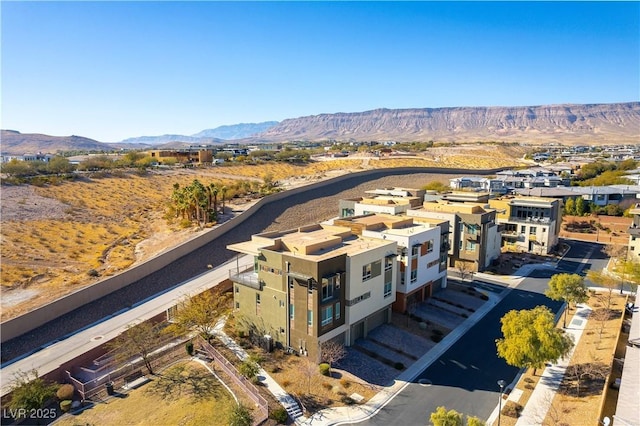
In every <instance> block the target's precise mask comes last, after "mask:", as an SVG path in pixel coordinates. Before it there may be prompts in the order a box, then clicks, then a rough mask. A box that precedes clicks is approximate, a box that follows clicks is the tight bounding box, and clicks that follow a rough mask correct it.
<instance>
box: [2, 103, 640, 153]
mask: <svg viewBox="0 0 640 426" xmlns="http://www.w3.org/2000/svg"><path fill="white" fill-rule="evenodd" d="M256 132H260V133H256ZM1 137H2V140H1V142H2V145H1V149H2V153H5V154H13V155H20V154H24V153H28V152H31V153H35V152H43V153H56V152H58V151H71V150H85V151H103V150H104V151H112V150H113V149H120V148H124V149H153V148H158V149H171V148H177V147H184V146H188V145H191V144H198V145H201V144H219V143H224V142H225V141H227V140H232V141H233V142H237V143H245V144H256V143H262V142H286V141H295V140H306V141H317V140H339V141H347V142H348V141H387V140H395V141H398V142H410V141H429V140H434V141H437V142H477V141H507V142H525V143H549V142H557V143H562V144H584V145H587V144H593V143H596V144H603V143H624V144H627V143H629V144H638V143H640V102H625V103H611V104H562V105H539V106H522V107H447V108H413V109H375V110H371V111H364V112H354V113H335V114H320V115H313V116H306V117H299V118H290V119H286V120H284V121H281V122H277V121H267V122H263V123H241V124H236V125H231V126H220V127H217V128H215V129H207V130H203V131H201V132H199V133H196V134H195V135H191V136H185V135H162V136H141V137H137V138H129V139H125V140H124V141H122V142H120V143H103V142H98V141H96V140H93V139H89V138H84V137H81V136H65V137H60V136H48V135H42V134H29V133H20V132H17V131H15V130H2V134H1ZM226 138H232V139H226Z"/></svg>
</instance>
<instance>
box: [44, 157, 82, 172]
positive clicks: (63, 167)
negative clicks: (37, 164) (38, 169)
mask: <svg viewBox="0 0 640 426" xmlns="http://www.w3.org/2000/svg"><path fill="white" fill-rule="evenodd" d="M75 168H76V167H75V166H74V165H73V164H71V163H70V162H69V160H68V159H66V158H64V157H62V156H55V157H53V158H52V159H51V160H50V161H49V163H47V169H48V172H49V173H54V174H63V173H71V172H73V171H74V170H75Z"/></svg>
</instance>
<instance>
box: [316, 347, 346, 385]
mask: <svg viewBox="0 0 640 426" xmlns="http://www.w3.org/2000/svg"><path fill="white" fill-rule="evenodd" d="M346 355H347V351H346V350H345V349H344V345H343V344H341V343H338V342H336V341H334V340H329V341H328V342H324V343H322V344H321V358H322V361H324V362H326V363H328V364H329V376H331V367H333V364H335V363H336V362H338V361H340V360H341V359H342V358H344V357H345V356H346Z"/></svg>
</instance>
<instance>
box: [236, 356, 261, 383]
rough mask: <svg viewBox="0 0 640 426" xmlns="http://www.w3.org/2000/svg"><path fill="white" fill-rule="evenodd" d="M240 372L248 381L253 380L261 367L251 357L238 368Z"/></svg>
mask: <svg viewBox="0 0 640 426" xmlns="http://www.w3.org/2000/svg"><path fill="white" fill-rule="evenodd" d="M238 371H239V372H240V374H242V375H243V376H244V377H246V378H247V379H250V380H253V379H255V377H257V376H258V373H259V372H260V365H259V364H258V363H257V362H256V361H255V360H254V359H252V358H251V357H249V358H247V359H246V360H244V361H242V364H240V366H239V367H238Z"/></svg>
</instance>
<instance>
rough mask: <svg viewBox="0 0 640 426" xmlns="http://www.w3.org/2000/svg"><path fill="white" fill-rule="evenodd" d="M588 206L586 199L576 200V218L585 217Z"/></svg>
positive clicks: (579, 198)
mask: <svg viewBox="0 0 640 426" xmlns="http://www.w3.org/2000/svg"><path fill="white" fill-rule="evenodd" d="M586 210H587V206H586V205H585V204H584V198H582V197H577V198H576V216H584V214H585V213H586Z"/></svg>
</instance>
